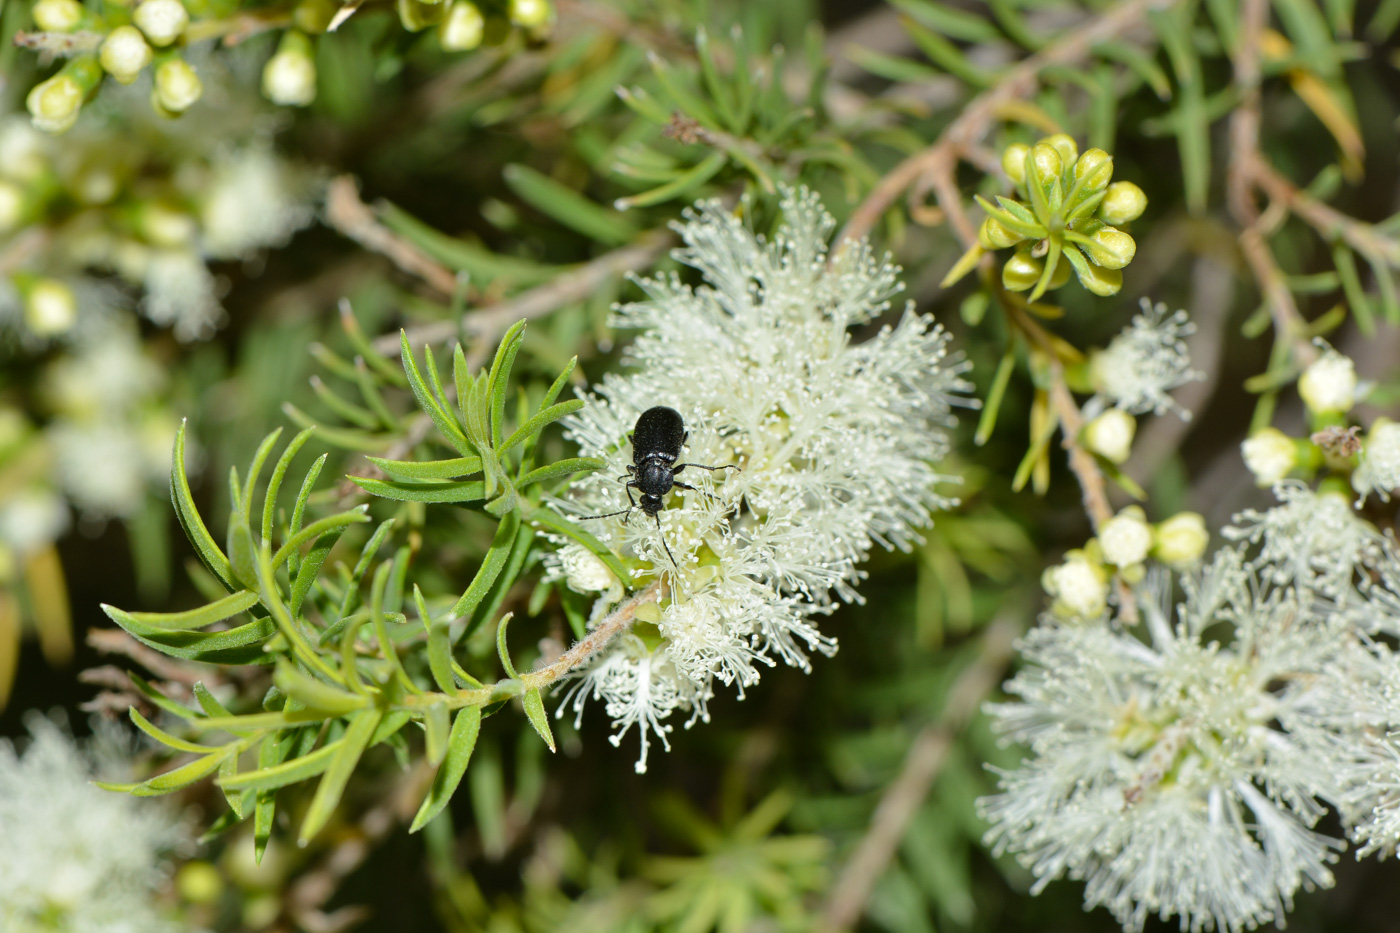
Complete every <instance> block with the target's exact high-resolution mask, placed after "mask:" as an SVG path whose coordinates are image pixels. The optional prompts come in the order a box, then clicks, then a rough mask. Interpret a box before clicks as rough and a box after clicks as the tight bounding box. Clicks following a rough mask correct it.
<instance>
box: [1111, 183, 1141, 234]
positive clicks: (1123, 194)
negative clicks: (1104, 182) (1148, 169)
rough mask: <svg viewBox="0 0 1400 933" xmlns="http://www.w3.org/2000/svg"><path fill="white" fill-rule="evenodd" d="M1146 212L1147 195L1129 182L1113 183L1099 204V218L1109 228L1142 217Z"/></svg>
mask: <svg viewBox="0 0 1400 933" xmlns="http://www.w3.org/2000/svg"><path fill="white" fill-rule="evenodd" d="M1145 210H1147V195H1145V194H1143V193H1142V189H1141V188H1139V187H1138V186H1137V185H1135V184H1133V183H1132V182H1130V181H1115V182H1114V183H1113V184H1111V185H1109V186H1108V192H1107V193H1106V194H1105V195H1104V197H1103V201H1101V202H1100V203H1099V217H1100V218H1101V219H1102V220H1103V222H1104V223H1106V224H1109V225H1110V226H1115V227H1116V226H1118V225H1119V224H1125V223H1128V222H1130V221H1133V220H1137V219H1138V218H1139V217H1141V216H1142V212H1143V211H1145Z"/></svg>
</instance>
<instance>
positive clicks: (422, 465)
mask: <svg viewBox="0 0 1400 933" xmlns="http://www.w3.org/2000/svg"><path fill="white" fill-rule="evenodd" d="M365 459H366V460H368V461H369V462H370V463H373V464H374V465H375V466H377V467H379V469H381V470H383V471H384V472H385V473H387V474H389V475H390V476H392V477H393V478H394V479H398V480H405V479H408V480H412V479H456V478H457V477H459V476H470V475H471V474H473V473H480V472H481V458H480V457H455V458H453V459H451V460H418V461H415V460H381V459H380V458H379V457H366V458H365Z"/></svg>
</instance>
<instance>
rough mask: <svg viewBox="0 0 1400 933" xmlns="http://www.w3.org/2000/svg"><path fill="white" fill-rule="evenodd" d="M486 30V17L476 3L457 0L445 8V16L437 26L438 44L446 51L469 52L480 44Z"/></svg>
mask: <svg viewBox="0 0 1400 933" xmlns="http://www.w3.org/2000/svg"><path fill="white" fill-rule="evenodd" d="M485 31H486V19H485V17H483V16H482V15H481V11H480V10H479V9H477V7H476V4H474V3H469V2H467V0H457V2H455V3H453V4H452V6H451V7H449V8H448V10H447V18H446V19H444V20H443V21H442V23H441V24H439V26H438V44H439V45H441V46H442V48H443V51H446V52H470V51H471V50H472V49H474V48H476V47H477V46H479V45H481V37H482V34H483V33H484V32H485Z"/></svg>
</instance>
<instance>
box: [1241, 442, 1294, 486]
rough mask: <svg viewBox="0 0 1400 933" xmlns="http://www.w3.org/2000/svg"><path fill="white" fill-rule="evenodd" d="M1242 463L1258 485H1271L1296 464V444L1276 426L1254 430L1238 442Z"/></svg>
mask: <svg viewBox="0 0 1400 933" xmlns="http://www.w3.org/2000/svg"><path fill="white" fill-rule="evenodd" d="M1240 453H1242V454H1243V455H1244V465H1245V466H1247V467H1249V472H1251V473H1253V474H1254V481H1255V482H1256V483H1258V484H1259V485H1260V486H1272V485H1274V483H1277V482H1278V481H1279V480H1281V479H1283V478H1284V477H1285V476H1287V475H1288V474H1289V473H1290V472H1292V470H1293V468H1294V467H1295V466H1297V465H1298V445H1297V444H1296V443H1295V442H1294V440H1293V438H1291V437H1289V436H1288V435H1287V434H1284V433H1283V432H1282V431H1280V430H1278V429H1277V428H1262V429H1260V430H1258V431H1255V432H1254V434H1252V435H1251V436H1250V437H1249V438H1248V439H1247V440H1245V441H1244V442H1243V443H1242V444H1240Z"/></svg>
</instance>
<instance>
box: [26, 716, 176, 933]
mask: <svg viewBox="0 0 1400 933" xmlns="http://www.w3.org/2000/svg"><path fill="white" fill-rule="evenodd" d="M27 724H28V726H29V730H30V733H31V735H32V738H31V740H30V741H29V743H28V746H27V747H26V748H25V749H24V752H23V753H22V754H21V753H19V752H18V751H17V750H16V749H15V747H14V745H13V744H11V743H10V742H9V741H8V740H5V739H0V879H4V880H3V882H0V930H6V931H13V933H24V931H36V933H37V931H40V930H63V931H65V933H167V931H170V933H173V931H176V930H179V929H182V928H183V927H182V925H179V924H176V923H174V922H172V921H170V920H167V919H166V918H164V917H163V916H161V912H160V910H159V908H158V905H157V894H158V891H159V889H160V888H161V887H162V886H163V885H164V884H165V883H166V879H167V873H166V870H165V866H164V864H163V863H162V859H161V856H162V854H164V853H166V852H168V851H169V850H171V849H173V848H175V847H177V846H180V845H183V844H186V843H187V842H188V836H187V834H186V833H187V831H186V830H185V828H184V827H183V826H182V825H181V824H180V823H179V821H177V820H172V819H171V814H170V812H169V811H168V810H167V809H165V808H163V807H160V806H153V805H152V802H151V801H149V800H138V799H135V798H133V797H129V796H127V795H125V794H114V793H111V792H109V791H104V790H101V789H99V788H97V787H94V786H93V785H92V784H91V783H90V781H91V780H92V778H93V777H105V778H108V779H112V778H118V777H121V775H115V774H94V770H95V764H96V768H97V769H98V770H100V769H101V768H102V766H103V765H102V763H101V762H100V761H99V762H96V763H95V761H94V755H93V754H92V753H91V752H88V751H85V750H82V749H80V748H79V747H78V746H77V745H75V744H74V742H73V740H72V739H70V738H68V737H67V736H66V735H65V734H64V733H63V732H62V731H61V730H60V729H59V728H58V727H57V726H55V725H54V724H53V723H52V722H50V721H49V720H47V719H44V718H43V717H38V716H33V717H31V718H30V719H29V720H28V723H27Z"/></svg>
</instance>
